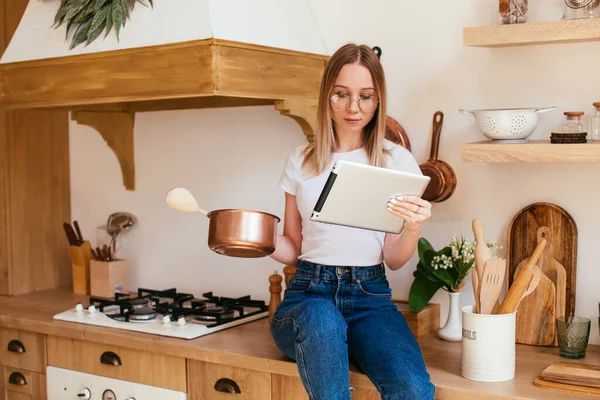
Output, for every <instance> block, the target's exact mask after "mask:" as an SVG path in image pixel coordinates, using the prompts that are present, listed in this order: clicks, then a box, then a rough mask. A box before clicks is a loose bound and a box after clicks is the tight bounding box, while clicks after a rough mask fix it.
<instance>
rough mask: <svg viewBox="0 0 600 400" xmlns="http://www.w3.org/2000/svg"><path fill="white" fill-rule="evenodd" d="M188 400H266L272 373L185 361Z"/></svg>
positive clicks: (269, 393)
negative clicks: (186, 362)
mask: <svg viewBox="0 0 600 400" xmlns="http://www.w3.org/2000/svg"><path fill="white" fill-rule="evenodd" d="M188 386H189V388H190V390H189V392H188V394H189V400H233V399H235V400H269V399H271V374H270V373H268V372H260V371H253V370H250V369H244V368H238V367H232V366H229V365H222V364H213V363H209V362H204V361H195V360H188Z"/></svg>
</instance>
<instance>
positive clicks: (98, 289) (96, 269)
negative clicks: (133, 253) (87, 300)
mask: <svg viewBox="0 0 600 400" xmlns="http://www.w3.org/2000/svg"><path fill="white" fill-rule="evenodd" d="M90 282H91V285H90V294H91V295H92V296H94V297H104V298H113V297H115V293H128V292H129V263H128V261H127V260H115V261H96V260H92V261H91V262H90Z"/></svg>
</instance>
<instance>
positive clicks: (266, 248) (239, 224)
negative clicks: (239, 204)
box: [166, 188, 280, 258]
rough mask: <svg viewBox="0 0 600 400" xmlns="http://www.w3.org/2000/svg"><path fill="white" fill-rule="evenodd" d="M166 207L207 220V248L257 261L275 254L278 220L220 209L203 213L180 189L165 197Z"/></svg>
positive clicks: (190, 197) (190, 196) (274, 217)
mask: <svg viewBox="0 0 600 400" xmlns="http://www.w3.org/2000/svg"><path fill="white" fill-rule="evenodd" d="M166 202H167V204H168V205H169V206H170V207H171V208H173V209H175V210H177V211H185V212H199V213H201V214H203V215H204V216H206V217H208V218H209V219H210V224H209V228H208V247H209V248H210V249H211V250H212V251H214V252H216V253H218V254H222V255H225V256H229V257H240V258H258V257H265V256H268V255H269V254H271V253H273V252H274V251H275V243H276V241H277V224H278V223H279V221H280V219H279V217H277V216H275V215H273V214H269V213H266V212H262V211H252V210H243V209H223V210H213V211H211V212H207V211H204V210H203V209H201V208H199V207H198V203H196V199H195V198H194V196H193V195H192V194H191V193H190V192H189V191H187V190H186V189H184V188H175V189H172V190H170V191H169V193H167V196H166Z"/></svg>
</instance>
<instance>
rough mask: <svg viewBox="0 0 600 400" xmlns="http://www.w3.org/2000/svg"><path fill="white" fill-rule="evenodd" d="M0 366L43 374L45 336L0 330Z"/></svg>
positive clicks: (13, 330) (12, 330) (44, 366)
mask: <svg viewBox="0 0 600 400" xmlns="http://www.w3.org/2000/svg"><path fill="white" fill-rule="evenodd" d="M0 364H1V365H6V366H8V367H14V368H20V369H24V370H27V371H32V372H38V373H41V374H43V373H45V372H46V338H45V336H44V335H41V334H39V333H34V332H25V331H18V330H16V329H5V328H2V329H0Z"/></svg>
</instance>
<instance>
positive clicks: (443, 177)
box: [420, 111, 481, 278]
mask: <svg viewBox="0 0 600 400" xmlns="http://www.w3.org/2000/svg"><path fill="white" fill-rule="evenodd" d="M443 122H444V114H443V113H442V112H441V111H437V112H436V113H435V114H434V115H433V136H432V139H431V153H430V156H429V161H427V162H425V163H424V164H421V165H420V167H421V172H422V173H423V175H426V176H429V177H430V178H431V182H430V183H429V185H428V186H427V189H425V193H423V196H422V198H423V199H425V200H427V201H433V202H442V201H444V200H447V199H448V198H449V197H450V196H452V194H453V193H454V190H455V189H456V174H455V173H454V170H453V169H452V167H451V166H450V165H448V163H446V162H444V161H441V160H438V150H439V147H440V135H441V133H442V124H443ZM480 278H481V277H480Z"/></svg>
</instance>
